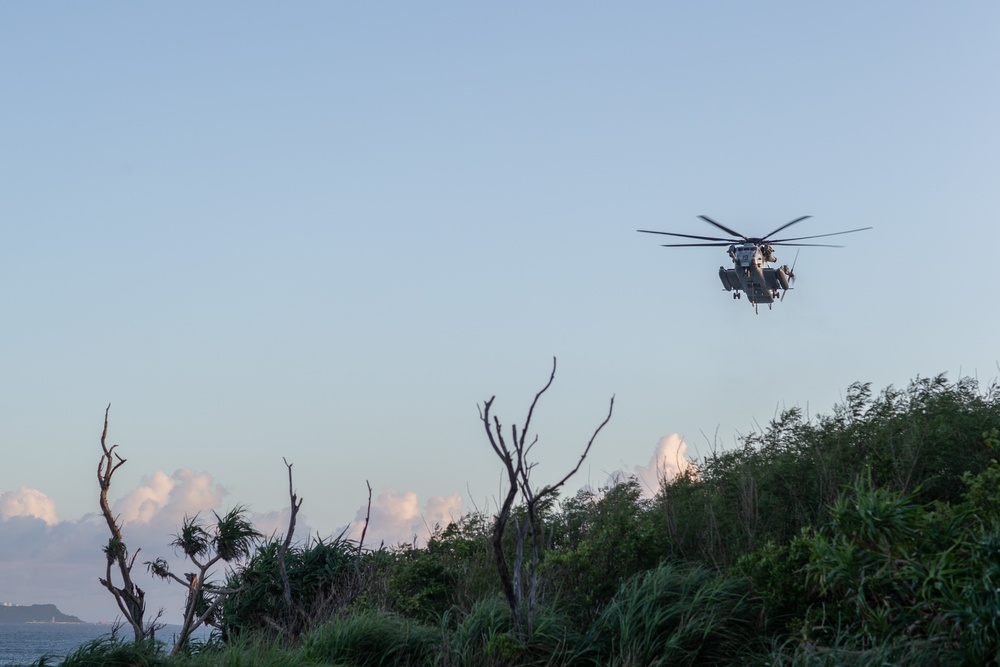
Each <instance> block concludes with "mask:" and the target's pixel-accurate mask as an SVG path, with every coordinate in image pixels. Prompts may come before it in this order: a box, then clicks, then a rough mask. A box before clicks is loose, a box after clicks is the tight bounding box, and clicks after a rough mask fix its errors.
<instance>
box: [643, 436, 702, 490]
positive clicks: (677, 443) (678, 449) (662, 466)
mask: <svg viewBox="0 0 1000 667" xmlns="http://www.w3.org/2000/svg"><path fill="white" fill-rule="evenodd" d="M687 452H688V446H687V443H686V442H684V440H683V439H682V438H681V436H679V435H678V434H676V433H671V434H670V435H665V436H663V437H662V438H660V441H659V442H658V443H657V445H656V450H655V451H654V452H653V455H652V456H651V457H650V459H649V462H648V463H647V464H646V465H644V466H635V468H633V470H634V471H635V476H636V477H638V478H639V484H640V486H641V487H642V492H643V495H645V496H646V497H647V498H649V497H652V496H654V495H656V492H657V491H659V489H660V482H662V481H664V480H670V479H673V478H674V477H676V476H677V475H679V474H680V473H682V472H683V471H685V470H687V468H688V467H689V466H690V465H691V461H690V460H689V459H688V455H687Z"/></svg>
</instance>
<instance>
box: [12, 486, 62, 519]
mask: <svg viewBox="0 0 1000 667" xmlns="http://www.w3.org/2000/svg"><path fill="white" fill-rule="evenodd" d="M15 516H30V517H35V518H38V519H41V520H42V521H44V522H45V523H46V524H48V525H50V526H51V525H53V524H55V523H58V521H59V517H58V516H57V515H56V504H55V503H54V502H53V501H52V499H51V498H49V497H48V496H47V495H45V494H44V493H42V492H41V491H39V490H38V489H30V488H28V487H26V486H22V487H21V488H20V489H18V490H17V491H4V492H2V493H0V519H4V520H6V519H10V518H11V517H15Z"/></svg>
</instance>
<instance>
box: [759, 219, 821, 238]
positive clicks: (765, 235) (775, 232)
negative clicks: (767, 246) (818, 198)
mask: <svg viewBox="0 0 1000 667" xmlns="http://www.w3.org/2000/svg"><path fill="white" fill-rule="evenodd" d="M811 217H812V216H811V215H804V216H802V217H801V218H795V219H794V220H792V221H791V222H786V223H785V224H783V225H782V226H781V227H778V228H777V229H775V230H774V231H773V232H771V233H770V234H764V237H763V238H764V240H765V241H766V240H767V238H768V237H769V236H772V235H774V234H777V233H778V232H780V231H781V230H782V229H786V228H788V227H791V226H792V225H794V224H795V223H796V222H802V221H803V220H807V219H809V218H811Z"/></svg>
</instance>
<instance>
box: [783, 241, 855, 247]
mask: <svg viewBox="0 0 1000 667" xmlns="http://www.w3.org/2000/svg"><path fill="white" fill-rule="evenodd" d="M768 243H770V244H771V245H783V246H791V247H792V248H795V247H803V248H804V247H806V246H810V247H813V248H843V247H845V246H842V245H831V244H829V243H781V242H779V241H768Z"/></svg>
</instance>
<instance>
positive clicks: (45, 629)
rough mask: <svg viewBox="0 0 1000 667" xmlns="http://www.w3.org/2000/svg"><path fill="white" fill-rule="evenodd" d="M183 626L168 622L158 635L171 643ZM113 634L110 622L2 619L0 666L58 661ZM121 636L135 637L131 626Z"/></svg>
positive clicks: (204, 633) (204, 632)
mask: <svg viewBox="0 0 1000 667" xmlns="http://www.w3.org/2000/svg"><path fill="white" fill-rule="evenodd" d="M179 630H180V626H177V625H168V626H166V627H165V628H163V629H162V630H160V631H159V632H157V633H156V636H157V638H159V639H162V640H164V641H165V642H167V643H170V640H171V638H172V637H175V636H176V635H177V632H178V631H179ZM210 630H211V628H199V629H198V631H197V632H195V638H197V639H200V640H202V641H204V640H205V639H207V638H208V636H209V634H211V633H210ZM110 634H111V626H110V625H94V624H91V623H68V624H51V623H0V667H8V666H10V665H36V664H38V660H39V658H41V657H42V656H49V659H48V660H46V664H47V665H56V664H59V662H61V660H62V658H63V657H65V656H66V654H68V653H72V652H73V651H74V650H76V649H77V648H78V647H79V646H81V645H83V644H86V643H87V642H89V641H91V640H93V639H97V638H98V637H107V636H108V635H110ZM118 636H119V637H124V638H126V639H131V637H132V631H131V629H129V628H122V629H121V630H119V635H118Z"/></svg>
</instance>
